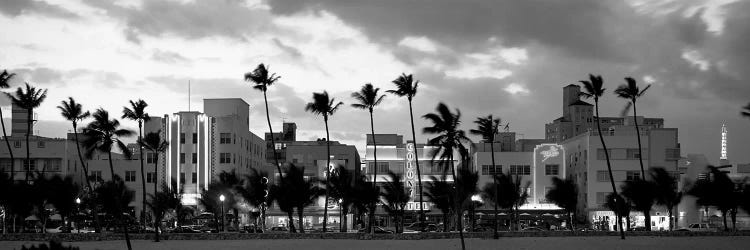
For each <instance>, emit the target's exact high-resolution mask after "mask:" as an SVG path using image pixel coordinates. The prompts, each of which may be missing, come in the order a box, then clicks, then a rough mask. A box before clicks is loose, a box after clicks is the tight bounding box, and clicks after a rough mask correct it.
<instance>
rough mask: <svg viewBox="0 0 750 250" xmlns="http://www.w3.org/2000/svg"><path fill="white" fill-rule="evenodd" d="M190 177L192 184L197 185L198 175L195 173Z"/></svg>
mask: <svg viewBox="0 0 750 250" xmlns="http://www.w3.org/2000/svg"><path fill="white" fill-rule="evenodd" d="M191 177H192V178H191V179H192V180H191V181H192V183H197V182H198V173H196V172H193V173H192V176H191Z"/></svg>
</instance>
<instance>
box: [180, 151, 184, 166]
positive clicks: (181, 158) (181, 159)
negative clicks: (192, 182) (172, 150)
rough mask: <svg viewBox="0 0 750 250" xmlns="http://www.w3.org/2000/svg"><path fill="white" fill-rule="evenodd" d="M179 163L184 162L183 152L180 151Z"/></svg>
mask: <svg viewBox="0 0 750 250" xmlns="http://www.w3.org/2000/svg"><path fill="white" fill-rule="evenodd" d="M180 164H185V153H180Z"/></svg>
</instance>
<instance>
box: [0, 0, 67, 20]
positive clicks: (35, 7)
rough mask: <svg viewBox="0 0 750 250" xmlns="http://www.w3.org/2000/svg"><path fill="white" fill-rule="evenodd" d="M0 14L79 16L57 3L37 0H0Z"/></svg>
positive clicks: (13, 15)
mask: <svg viewBox="0 0 750 250" xmlns="http://www.w3.org/2000/svg"><path fill="white" fill-rule="evenodd" d="M0 14H3V15H6V16H9V17H17V16H20V15H26V14H40V15H44V16H50V17H56V18H63V19H75V18H78V17H79V16H78V15H77V14H75V13H73V12H70V11H68V10H67V9H64V8H61V7H59V6H57V5H51V4H49V3H47V2H45V1H38V0H3V1H0Z"/></svg>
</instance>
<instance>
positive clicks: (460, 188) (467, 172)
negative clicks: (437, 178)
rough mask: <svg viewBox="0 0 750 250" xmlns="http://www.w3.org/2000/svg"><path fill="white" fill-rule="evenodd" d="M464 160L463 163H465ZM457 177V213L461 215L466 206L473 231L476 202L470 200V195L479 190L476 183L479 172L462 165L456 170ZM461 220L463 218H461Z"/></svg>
mask: <svg viewBox="0 0 750 250" xmlns="http://www.w3.org/2000/svg"><path fill="white" fill-rule="evenodd" d="M466 163H467V161H464V162H463V164H466ZM457 172H458V175H457V177H458V179H457V180H456V182H455V183H456V185H457V189H456V200H457V202H456V203H457V204H458V215H459V216H460V217H463V211H464V210H465V209H466V208H468V210H469V218H470V219H471V223H470V226H471V227H470V228H471V230H472V231H473V230H474V228H475V227H474V225H475V220H474V208H475V207H476V203H475V202H474V201H472V200H471V197H472V196H474V195H475V194H477V193H478V192H479V188H478V187H477V183H478V182H479V174H477V172H475V171H473V170H472V169H470V168H468V167H462V168H460V169H458V170H457ZM462 221H463V219H462Z"/></svg>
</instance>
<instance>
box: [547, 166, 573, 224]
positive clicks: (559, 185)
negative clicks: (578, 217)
mask: <svg viewBox="0 0 750 250" xmlns="http://www.w3.org/2000/svg"><path fill="white" fill-rule="evenodd" d="M545 198H547V200H548V201H550V202H552V203H554V204H555V205H557V206H558V207H560V208H562V209H563V210H565V212H566V213H568V219H570V230H572V231H573V230H575V225H574V224H575V216H574V213H575V212H576V206H578V186H577V185H576V183H575V181H574V180H573V179H560V178H557V177H552V189H550V190H549V191H548V192H547V194H546V195H545Z"/></svg>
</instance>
